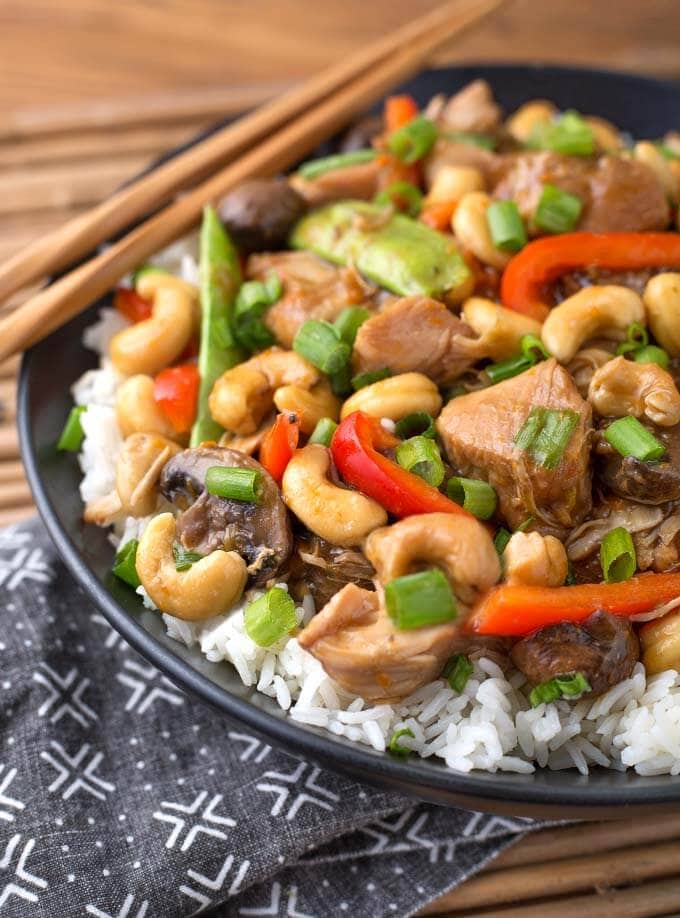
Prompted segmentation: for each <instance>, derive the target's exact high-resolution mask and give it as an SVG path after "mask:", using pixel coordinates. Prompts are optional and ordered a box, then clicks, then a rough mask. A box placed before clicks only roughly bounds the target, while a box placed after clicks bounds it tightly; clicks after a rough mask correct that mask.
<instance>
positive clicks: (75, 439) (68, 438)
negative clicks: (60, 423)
mask: <svg viewBox="0 0 680 918" xmlns="http://www.w3.org/2000/svg"><path fill="white" fill-rule="evenodd" d="M86 411H87V405H75V406H74V407H73V408H71V410H70V411H69V415H68V417H67V418H66V423H65V424H64V429H63V430H62V432H61V436H60V437H59V440H58V441H57V449H59V450H62V451H66V452H68V453H77V452H78V451H79V449H80V447H81V446H82V443H83V440H84V438H85V432H84V431H83V427H82V424H81V423H80V419H81V417H82V415H83V414H84V413H85V412H86Z"/></svg>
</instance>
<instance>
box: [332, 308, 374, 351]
mask: <svg viewBox="0 0 680 918" xmlns="http://www.w3.org/2000/svg"><path fill="white" fill-rule="evenodd" d="M370 318H371V311H370V309H366V308H365V307H364V306H348V307H347V308H346V309H343V310H342V312H341V313H340V315H339V316H338V317H337V319H336V320H335V322H334V323H333V324H334V325H335V328H336V330H337V332H338V334H339V335H340V337H341V338H342V340H343V341H344V342H345V344H348V345H349V346H350V347H354V342H355V340H356V337H357V333H358V331H359V329H360V328H361V326H362V325H363V324H364V322H365V321H366V319H370Z"/></svg>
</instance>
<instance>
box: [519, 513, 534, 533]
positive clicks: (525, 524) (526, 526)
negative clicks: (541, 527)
mask: <svg viewBox="0 0 680 918" xmlns="http://www.w3.org/2000/svg"><path fill="white" fill-rule="evenodd" d="M535 522H536V517H534V516H528V517H527V518H526V519H525V520H523V521H522V522H521V523H520V524H519V526H518V527H517V529H515V532H528V531H529V530H530V529H531V527H532V526H533V525H534V523H535Z"/></svg>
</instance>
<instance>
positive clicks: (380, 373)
mask: <svg viewBox="0 0 680 918" xmlns="http://www.w3.org/2000/svg"><path fill="white" fill-rule="evenodd" d="M391 375H392V370H390V368H389V367H383V368H382V369H381V370H369V371H368V372H367V373H357V375H356V376H353V377H352V388H353V389H354V391H355V392H358V390H359V389H363V388H364V387H365V386H372V385H373V383H377V382H380V380H381V379H388V377H390V376H391Z"/></svg>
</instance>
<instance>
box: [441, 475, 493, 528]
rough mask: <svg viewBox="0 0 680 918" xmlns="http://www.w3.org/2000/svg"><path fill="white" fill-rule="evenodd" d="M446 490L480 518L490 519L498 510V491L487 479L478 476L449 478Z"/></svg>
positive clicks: (453, 498) (454, 499)
mask: <svg viewBox="0 0 680 918" xmlns="http://www.w3.org/2000/svg"><path fill="white" fill-rule="evenodd" d="M446 492H447V494H448V495H449V497H450V498H451V500H453V501H455V502H456V503H457V504H460V506H461V507H462V508H463V509H464V510H467V511H468V513H471V514H472V515H473V516H476V517H477V519H478V520H488V519H490V518H491V517H492V516H493V515H494V513H495V512H496V505H497V504H498V497H497V495H496V492H495V491H494V489H493V488H492V487H491V485H490V484H487V483H486V482H485V481H478V480H477V479H476V478H459V477H457V476H456V477H454V478H449V481H448V484H447V486H446Z"/></svg>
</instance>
